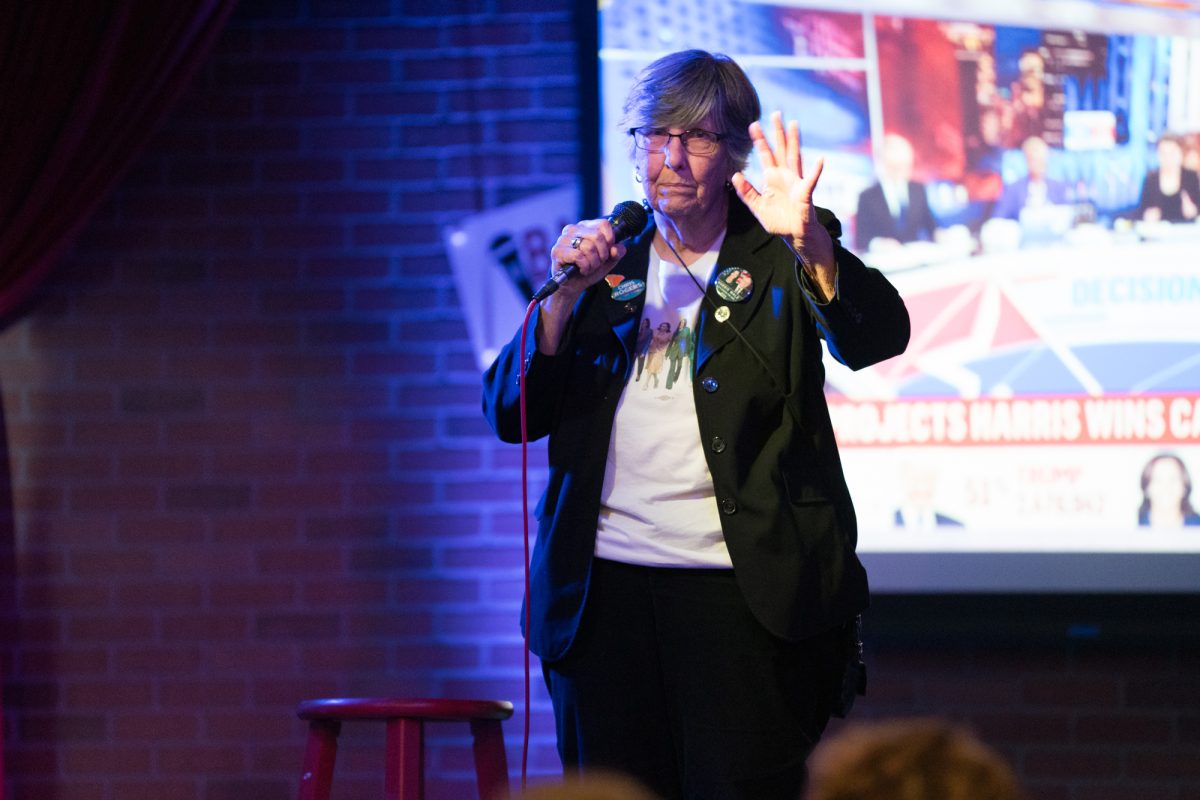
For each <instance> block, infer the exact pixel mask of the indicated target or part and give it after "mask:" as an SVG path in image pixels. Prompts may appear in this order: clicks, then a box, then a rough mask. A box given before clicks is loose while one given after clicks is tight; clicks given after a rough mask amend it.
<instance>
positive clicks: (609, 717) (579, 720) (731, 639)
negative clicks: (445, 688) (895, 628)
mask: <svg viewBox="0 0 1200 800" xmlns="http://www.w3.org/2000/svg"><path fill="white" fill-rule="evenodd" d="M843 655H844V634H843V631H842V630H840V629H839V630H837V631H832V632H830V633H828V634H822V635H820V636H817V637H814V638H812V639H807V640H804V641H801V642H787V641H784V640H781V639H778V638H776V637H775V636H772V635H771V634H770V633H768V632H767V631H766V629H764V628H763V627H762V625H760V624H759V623H758V621H757V620H755V619H754V617H753V615H752V614H751V612H750V609H749V608H748V607H747V605H746V602H745V600H744V599H743V597H742V593H741V590H740V589H738V587H737V584H736V583H735V581H734V576H733V571H732V570H724V569H673V568H661V567H640V566H633V565H629V564H620V563H616V562H612V561H604V560H601V559H597V560H596V563H595V566H594V567H593V572H592V579H591V583H590V586H589V589H588V598H587V605H586V607H585V610H584V616H583V621H582V624H581V627H580V631H579V634H578V636H577V638H576V641H575V643H574V645H573V646H572V648H571V650H570V651H569V652H568V653H567V655H566V656H565V657H564V658H562V659H560V660H558V661H555V662H545V663H543V665H542V669H543V673H544V675H545V678H546V685H547V687H548V689H549V691H550V697H551V700H552V701H553V703H554V716H555V721H556V724H557V730H558V749H559V755H560V756H561V757H562V761H563V765H564V768H565V769H566V770H567V771H572V770H577V769H580V768H590V769H599V768H603V769H609V770H618V771H620V772H624V773H626V774H628V775H632V776H633V777H635V778H637V779H639V780H641V781H642V782H643V783H645V784H646V785H647V786H648V787H649V788H650V789H652V790H653V791H655V792H656V793H657V794H659V795H660V796H661V797H663V798H664V799H665V800H797V798H798V797H799V796H800V792H801V790H802V788H803V785H804V780H805V776H806V771H805V766H804V762H805V759H806V758H807V756H808V754H809V753H810V752H811V751H812V749H813V747H814V746H815V745H816V743H817V739H818V738H819V737H820V735H821V732H822V731H823V730H824V729H825V725H826V723H827V722H828V720H829V714H830V708H831V705H832V698H833V696H834V694H835V692H836V687H837V686H838V685H839V683H840V679H841V670H842V667H843V664H844V657H843Z"/></svg>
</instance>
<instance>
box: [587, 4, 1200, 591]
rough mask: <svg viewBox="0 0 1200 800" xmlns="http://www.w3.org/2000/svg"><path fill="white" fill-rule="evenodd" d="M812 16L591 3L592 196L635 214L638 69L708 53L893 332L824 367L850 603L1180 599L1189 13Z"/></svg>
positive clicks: (1149, 7) (1192, 398)
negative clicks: (850, 541) (1086, 595)
mask: <svg viewBox="0 0 1200 800" xmlns="http://www.w3.org/2000/svg"><path fill="white" fill-rule="evenodd" d="M834 5H835V4H832V3H824V4H819V3H806V2H790V3H789V2H762V3H759V2H733V3H730V2H724V1H723V0H720V1H719V0H668V1H667V2H662V1H661V0H655V1H654V2H650V0H610V1H609V2H603V3H601V4H600V11H599V16H598V21H597V30H598V37H597V38H598V59H599V66H598V79H599V84H600V86H599V87H598V89H599V104H600V108H599V113H598V122H599V124H598V126H597V127H598V131H597V133H596V136H597V137H598V140H599V148H600V152H601V155H602V166H601V174H600V176H599V181H598V183H599V185H600V187H601V190H600V191H601V194H602V198H601V199H600V205H602V206H603V207H604V208H609V207H612V206H613V205H614V204H615V203H617V202H619V201H621V200H624V199H627V198H630V197H640V192H639V191H638V190H637V186H636V184H635V183H634V178H633V171H632V163H631V160H630V152H629V149H628V145H627V143H626V138H627V137H626V132H625V131H623V130H621V129H620V128H619V126H618V121H619V119H620V117H621V102H622V98H623V97H624V96H625V94H626V92H627V91H628V87H629V84H630V81H631V79H632V77H633V76H634V75H635V74H636V73H637V72H638V70H640V69H641V68H642V67H644V66H645V65H646V64H648V63H649V62H651V61H653V60H654V59H655V58H657V57H659V56H660V55H662V54H664V53H667V52H671V51H676V50H680V49H685V48H690V47H696V48H702V49H706V50H710V51H714V52H720V53H724V54H727V55H729V56H731V57H732V58H734V59H735V60H736V61H737V62H738V63H739V64H741V65H742V66H743V67H744V68H745V69H746V71H747V73H748V75H749V77H750V79H751V80H752V81H753V83H754V84H755V86H757V87H758V90H759V93H760V95H761V99H762V107H763V112H764V116H765V115H766V114H768V113H770V111H772V110H775V109H780V110H782V111H783V112H784V115H785V116H786V117H789V118H792V117H794V118H797V119H799V121H800V128H801V137H802V155H803V159H804V163H805V164H806V165H811V164H813V163H815V162H816V161H817V159H819V158H823V159H824V160H825V166H824V172H823V173H822V176H821V179H820V182H819V184H818V187H817V190H816V194H815V198H814V199H815V202H816V203H817V205H820V206H824V207H826V208H829V209H830V210H832V211H833V212H834V213H835V214H836V215H837V217H838V218H839V220H840V221H841V224H842V244H843V245H844V246H846V247H847V248H848V249H850V250H851V251H853V252H854V253H856V254H857V255H859V256H860V257H861V258H862V259H863V260H864V261H865V262H866V263H867V264H868V265H869V266H872V267H875V268H877V269H879V270H880V271H882V272H883V273H885V274H886V275H887V277H888V279H889V280H890V281H891V282H892V283H893V284H894V285H895V286H896V288H897V289H898V290H899V291H900V293H901V295H902V296H903V298H904V301H905V303H906V305H907V307H908V310H909V314H910V316H911V320H912V338H911V342H910V344H909V346H908V349H907V351H906V352H905V353H903V354H902V355H900V356H898V357H896V358H893V359H889V360H887V361H884V362H882V363H880V364H877V365H875V366H872V367H869V368H866V369H863V370H860V371H857V372H852V371H850V370H849V369H847V368H845V367H843V366H842V365H840V364H838V363H837V362H836V361H834V360H833V359H832V358H829V357H828V355H827V357H826V359H825V361H826V371H827V375H826V380H827V384H826V394H827V398H828V401H829V405H830V413H831V415H832V418H833V423H834V429H835V432H836V435H837V439H838V445H839V448H840V451H841V456H842V461H843V466H844V469H845V473H846V478H847V481H848V482H849V485H850V489H851V493H852V494H853V496H854V501H855V507H856V510H857V515H858V527H859V544H858V549H859V552H860V553H861V554H862V556H863V559H864V561H865V562H867V563H868V566H869V568H870V569H871V572H872V579H873V583H874V584H875V586H876V588H881V589H884V590H887V589H889V588H891V589H895V590H916V591H922V590H929V589H933V590H942V589H946V590H950V589H955V588H962V587H963V586H967V585H969V586H970V587H972V588H976V589H978V588H980V587H983V588H985V589H996V590H1000V589H1012V588H1018V589H1050V588H1055V587H1058V586H1069V587H1071V588H1072V589H1085V590H1115V591H1125V590H1135V591H1156V590H1166V591H1194V590H1197V589H1200V570H1197V568H1196V565H1197V563H1198V562H1197V560H1196V557H1197V554H1200V516H1197V512H1196V510H1195V507H1196V506H1197V505H1200V497H1198V496H1197V493H1196V492H1195V491H1194V490H1193V483H1194V481H1195V480H1196V479H1197V477H1200V222H1198V221H1197V220H1198V217H1200V209H1198V207H1197V206H1198V205H1200V183H1198V182H1197V170H1200V21H1198V20H1196V18H1195V17H1194V16H1190V15H1186V14H1183V13H1180V12H1177V11H1175V10H1173V8H1172V5H1171V4H1170V3H1153V4H1149V3H1141V4H1138V3H1128V2H1096V3H1086V4H1085V3H1075V2H1036V3H1032V2H1009V3H1003V4H1000V3H991V2H959V3H945V2H924V3H922V2H911V1H910V2H904V3H898V2H875V3H870V2H863V3H848V4H838V5H837V6H836V8H834V7H833V6H834ZM647 22H654V23H655V24H647ZM755 167H756V165H755V163H754V157H753V156H752V157H751V162H750V164H749V167H748V170H747V174H748V176H749V177H750V178H751V180H753V178H754V171H755ZM983 555H987V556H990V557H991V558H990V559H988V560H982V559H981V558H979V557H980V556H983ZM1039 556H1042V558H1039Z"/></svg>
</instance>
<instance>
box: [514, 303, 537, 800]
mask: <svg viewBox="0 0 1200 800" xmlns="http://www.w3.org/2000/svg"><path fill="white" fill-rule="evenodd" d="M537 306H538V302H537V301H536V300H534V301H532V302H531V303H530V304H529V307H528V308H526V309H525V320H524V321H523V322H522V323H521V366H520V372H519V373H518V375H519V379H518V383H519V384H520V386H519V388H520V392H519V394H520V396H521V397H520V405H521V524H522V526H523V531H524V541H525V561H524V565H525V624H524V625H523V626H522V641H523V642H524V644H525V647H524V650H525V731H524V736H523V737H522V743H521V791H522V792H524V791H525V779H526V773H527V770H528V767H529V619H530V617H529V606H530V604H531V603H530V597H529V429H528V425H527V423H526V420H525V370H526V369H528V365H529V362H528V360H527V358H526V354H525V350H526V344H527V342H528V341H529V338H528V332H529V318H530V317H532V316H533V310H534V309H535V308H537Z"/></svg>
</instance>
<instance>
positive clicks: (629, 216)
mask: <svg viewBox="0 0 1200 800" xmlns="http://www.w3.org/2000/svg"><path fill="white" fill-rule="evenodd" d="M649 219H650V218H649V216H648V215H647V214H646V209H645V207H643V206H642V204H641V203H638V202H635V201H633V200H624V201H622V202H620V203H617V204H616V205H615V206H613V210H612V213H611V214H609V215H608V221H609V222H610V223H612V229H613V237H614V238H615V239H616V241H618V242H623V241H625V240H626V239H628V238H629V237H630V236H633V235H634V234H635V233H640V232H641V230H642V228H645V227H646V223H647V222H648V221H649ZM578 273H579V269H578V268H577V267H576V266H575V265H574V264H567V265H566V266H565V267H563V268H562V269H560V270H559V271H558V272H556V273H554V275H552V276H551V278H550V280H548V281H546V282H545V283H543V284H542V287H541V288H540V289H538V290H537V291H536V292H535V293H534V295H533V302H535V303H540V302H542V301H543V300H545V299H546V298H547V297H549V296H550V295H552V294H554V293H555V292H557V291H558V290H559V287H561V286H562V285H563V283H564V282H565V281H566V280H567V278H569V277H571V276H572V275H576V274H578Z"/></svg>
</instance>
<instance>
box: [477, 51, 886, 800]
mask: <svg viewBox="0 0 1200 800" xmlns="http://www.w3.org/2000/svg"><path fill="white" fill-rule="evenodd" d="M760 113H761V111H760V107H759V101H758V96H757V93H756V92H755V90H754V88H753V86H752V85H751V84H750V82H749V80H748V79H747V77H746V75H745V73H743V72H742V70H741V68H740V67H738V66H737V64H735V63H734V62H733V61H732V60H730V59H729V58H727V57H725V56H721V55H712V54H709V53H706V52H702V51H688V52H682V53H675V54H672V55H668V56H665V57H663V58H661V59H659V60H658V61H655V62H654V63H652V64H650V65H649V66H648V67H646V69H645V70H643V72H642V73H641V74H640V75H639V77H638V79H637V81H636V83H635V85H634V87H633V88H632V90H631V93H630V95H629V97H628V100H627V102H626V106H625V119H624V123H623V127H624V128H625V129H626V130H627V131H628V133H629V142H630V146H631V148H632V152H633V155H634V157H635V158H634V160H635V162H636V177H637V180H639V181H640V183H641V186H642V188H643V190H644V192H645V199H646V203H647V205H648V207H649V208H650V209H651V210H652V213H653V219H652V221H651V223H650V224H648V225H647V227H646V229H645V230H644V231H642V232H641V233H640V234H639V235H637V236H635V237H634V238H633V239H632V240H631V241H630V243H629V244H628V245H626V244H623V243H619V242H617V241H615V239H614V236H613V230H612V225H611V224H610V222H609V221H608V220H604V219H600V220H585V221H582V222H579V223H577V224H574V225H568V226H567V227H566V228H564V229H563V232H562V236H561V237H559V239H558V241H557V242H556V243H555V245H554V247H553V249H552V254H551V255H552V259H553V263H554V266H555V268H561V267H563V266H564V265H574V267H575V271H574V273H573V275H572V276H571V277H570V278H568V279H567V280H566V281H565V282H564V283H563V284H562V288H561V290H559V291H558V292H557V293H556V294H553V295H551V296H550V297H549V298H547V299H545V300H544V301H542V303H541V304H540V307H539V308H538V309H537V324H536V326H530V331H529V340H528V341H527V342H526V343H525V345H526V352H527V353H529V354H530V355H529V358H528V364H527V365H524V366H525V368H526V376H527V377H526V395H527V417H528V430H529V435H530V437H531V438H538V437H541V436H547V435H548V436H549V437H550V443H549V450H548V455H549V461H550V476H549V482H548V486H547V488H546V492H545V494H544V496H543V497H542V500H541V503H540V504H539V506H538V510H537V516H538V520H539V528H538V538H537V544H536V547H535V550H534V554H533V558H532V562H533V563H532V565H531V570H532V580H531V590H530V595H529V597H528V598H527V602H528V603H529V611H530V620H531V621H530V625H529V628H528V630H527V631H526V633H527V637H528V641H529V645H530V648H531V649H532V650H533V652H535V653H536V654H537V655H538V656H539V657H540V658H541V660H542V666H543V671H544V674H545V679H546V684H547V687H548V688H549V692H550V696H551V699H552V701H553V704H554V714H555V719H556V721H557V730H558V744H559V753H560V755H561V756H562V759H563V762H564V765H565V766H566V768H567V769H568V770H569V771H573V770H576V769H581V768H604V769H613V770H618V771H621V772H624V773H627V774H631V775H633V776H635V777H636V778H638V779H639V780H641V781H643V782H645V783H646V784H647V785H648V786H649V787H650V788H651V789H652V790H654V791H655V792H656V793H658V794H659V795H660V796H662V797H664V798H710V799H712V800H726V799H729V800H732V799H733V798H747V799H749V798H754V800H772V799H773V798H780V800H782V799H783V798H787V800H794V798H795V797H796V796H797V794H798V793H799V790H800V787H801V785H802V783H803V779H804V774H805V767H804V761H805V758H806V756H807V754H808V752H809V751H810V750H811V749H812V747H813V746H814V745H815V743H816V741H817V739H818V737H819V736H820V734H821V732H822V730H823V729H824V727H825V724H826V722H827V720H828V718H829V715H830V714H831V713H832V712H834V711H836V710H837V707H838V705H839V703H843V702H844V701H845V699H846V698H845V695H846V692H845V691H844V690H843V682H844V681H843V678H844V672H845V670H844V668H845V666H846V664H847V660H848V650H852V649H853V647H852V641H851V640H852V639H853V635H852V630H853V621H854V619H855V617H856V615H857V614H858V613H859V612H860V611H862V610H863V608H864V607H865V606H866V604H867V582H866V576H865V574H864V572H863V569H862V567H861V565H860V564H859V562H858V559H857V557H856V556H855V541H856V530H855V519H854V510H853V508H852V506H851V502H850V496H849V493H848V491H847V488H846V484H845V481H844V479H843V477H842V471H841V466H840V463H839V459H838V455H837V451H836V447H835V443H834V437H833V431H832V427H831V424H830V419H829V413H828V409H827V407H826V404H825V397H824V392H823V383H824V371H823V368H822V365H821V341H820V340H821V338H822V337H823V338H824V339H825V342H826V343H827V344H828V346H829V350H830V352H831V353H832V354H833V355H834V357H835V358H837V359H838V360H840V361H842V362H843V363H845V364H847V365H849V366H850V367H852V368H859V367H864V366H867V365H869V364H873V363H875V362H877V361H880V360H882V359H885V358H888V357H890V356H894V355H896V354H898V353H900V352H902V351H903V350H904V347H905V345H906V344H907V341H908V333H909V323H908V314H907V312H906V310H905V308H904V304H903V302H902V301H901V299H900V297H899V296H898V294H897V293H896V291H895V290H894V289H893V288H892V286H891V285H890V284H889V283H888V282H887V281H886V279H884V278H883V276H882V275H880V274H879V273H878V272H875V271H873V270H870V269H868V268H866V267H864V266H863V264H862V262H860V261H859V260H858V259H857V258H855V257H854V256H853V255H851V254H850V253H848V252H847V251H846V250H844V249H842V248H841V246H840V245H839V244H838V241H837V237H838V234H839V225H838V222H837V220H836V219H835V218H834V217H833V215H832V214H830V213H829V212H827V211H825V210H824V209H819V208H817V207H816V206H814V205H813V204H812V194H813V189H814V187H815V186H816V183H817V179H818V177H819V176H820V174H821V168H822V164H821V163H820V162H818V163H817V165H816V167H815V168H813V169H812V170H810V171H809V172H808V173H806V172H805V171H804V170H803V167H802V164H801V158H800V148H799V131H798V126H797V125H796V123H791V124H789V125H788V126H787V128H786V130H785V127H784V124H783V121H782V119H781V117H780V116H779V115H778V114H776V115H774V116H773V117H772V121H771V124H772V127H773V129H774V130H773V142H772V143H768V141H767V139H766V138H765V136H764V133H763V131H762V129H761V127H760V124H759V122H758V120H759V116H760ZM751 150H755V151H756V152H757V154H758V157H759V160H760V161H761V164H762V167H763V177H762V182H761V187H759V188H756V187H754V186H752V185H751V183H750V182H749V181H748V180H747V179H746V177H745V176H744V175H743V174H742V172H741V169H742V168H743V166H744V164H745V161H746V159H747V157H748V156H749V153H750V151H751ZM734 270H740V271H741V273H739V275H738V277H739V278H740V279H741V280H740V281H735V283H737V285H736V286H734V285H731V284H730V283H729V282H728V281H726V280H724V278H727V277H728V276H729V275H732V274H733V271H734ZM610 273H611V274H610ZM742 273H744V274H742ZM605 276H608V280H602V279H603V278H605ZM647 319H648V320H649V321H650V328H651V329H658V328H659V326H660V325H663V324H665V325H667V326H668V327H669V328H670V329H675V328H677V326H678V323H679V321H680V320H686V321H687V322H688V326H687V327H688V328H689V330H690V331H691V332H692V333H691V334H690V335H691V336H694V337H695V338H694V340H692V341H691V342H689V345H691V346H694V357H693V358H692V361H691V363H690V365H689V369H690V370H691V381H690V382H689V381H682V380H681V381H678V382H676V383H674V384H673V385H672V387H671V388H670V389H669V390H667V389H663V390H659V391H654V392H642V391H629V387H630V385H631V384H630V375H631V372H632V371H633V369H634V363H635V358H636V352H637V350H636V345H637V334H638V330H639V328H641V327H644V323H643V320H647ZM521 345H522V342H521V341H520V335H519V334H518V336H517V337H516V338H515V339H514V340H513V341H512V342H510V343H509V345H508V346H507V347H506V348H505V349H504V350H503V351H502V352H501V353H500V355H499V356H498V357H497V359H496V362H495V363H494V364H493V365H492V366H491V367H490V368H489V369H488V371H487V373H486V374H485V376H484V402H483V405H484V412H485V414H486V416H487V418H488V420H489V421H490V423H491V424H492V426H493V427H494V429H495V430H496V432H497V434H498V435H499V436H500V437H501V438H502V439H503V440H505V441H519V440H520V436H521V427H520V411H519V394H518V376H519V373H520V370H521V369H522V367H523V365H522V363H521V350H522V348H521ZM643 380H645V377H644V376H643ZM850 661H852V662H853V663H854V664H855V665H857V658H856V657H854V658H850ZM854 684H855V681H854V679H853V678H851V680H850V681H849V685H850V692H851V693H852V692H853V687H854Z"/></svg>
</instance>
